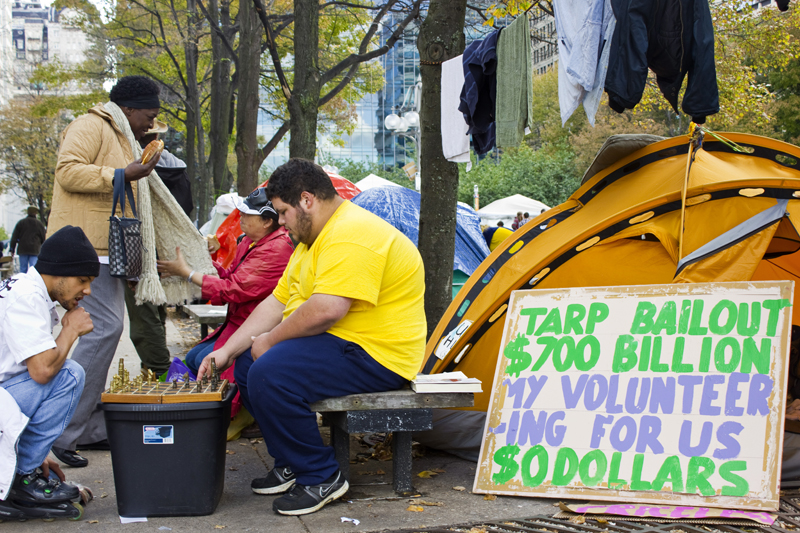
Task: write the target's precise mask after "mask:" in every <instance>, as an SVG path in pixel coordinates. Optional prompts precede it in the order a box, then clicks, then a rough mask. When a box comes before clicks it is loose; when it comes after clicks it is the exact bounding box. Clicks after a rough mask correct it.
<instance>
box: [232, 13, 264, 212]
mask: <svg viewBox="0 0 800 533" xmlns="http://www.w3.org/2000/svg"><path fill="white" fill-rule="evenodd" d="M239 26H240V31H239V63H238V65H237V70H238V71H239V77H238V81H239V91H238V92H239V102H238V104H237V107H236V162H237V169H236V184H237V188H238V190H239V195H240V196H247V195H248V194H250V192H251V191H252V190H253V189H255V188H256V185H258V167H259V166H260V164H261V161H259V160H258V159H259V147H258V137H257V128H258V89H259V79H260V76H261V68H260V67H261V36H262V35H263V33H264V28H263V27H262V26H261V21H260V20H259V19H258V15H257V14H256V9H255V5H253V2H251V1H242V2H239Z"/></svg>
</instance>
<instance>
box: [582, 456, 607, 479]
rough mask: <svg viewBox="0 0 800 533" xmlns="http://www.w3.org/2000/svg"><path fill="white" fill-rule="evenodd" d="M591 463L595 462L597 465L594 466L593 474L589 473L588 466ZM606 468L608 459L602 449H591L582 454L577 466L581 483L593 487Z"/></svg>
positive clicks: (603, 475)
mask: <svg viewBox="0 0 800 533" xmlns="http://www.w3.org/2000/svg"><path fill="white" fill-rule="evenodd" d="M592 463H595V464H596V465H597V467H596V468H595V472H594V475H591V474H589V470H590V467H591V465H592ZM607 470H608V459H607V458H606V454H604V453H603V451H602V450H592V451H590V452H589V453H587V454H586V455H584V456H583V458H582V459H581V463H580V465H579V466H578V474H579V475H580V477H581V483H583V484H584V486H586V487H595V486H597V485H598V484H599V483H600V482H601V481H603V478H604V477H605V476H606V471H607Z"/></svg>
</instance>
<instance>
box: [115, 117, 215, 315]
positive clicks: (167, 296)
mask: <svg viewBox="0 0 800 533" xmlns="http://www.w3.org/2000/svg"><path fill="white" fill-rule="evenodd" d="M103 107H105V108H106V111H108V112H109V114H110V115H111V117H112V118H113V119H114V123H115V124H116V125H117V127H118V128H119V129H120V130H121V131H122V132H124V133H125V138H126V139H128V143H130V146H131V151H132V152H133V157H134V158H136V159H138V158H139V157H141V155H142V147H141V146H139V143H138V142H137V141H136V138H135V137H134V136H133V132H132V131H131V126H130V124H129V123H128V119H127V118H126V117H125V114H124V113H123V112H122V109H120V108H119V106H118V105H117V104H115V103H113V102H106V103H105V104H103ZM136 192H137V196H138V198H137V206H136V207H138V209H139V218H140V220H141V221H142V242H143V245H144V251H145V254H144V256H143V259H144V265H143V266H142V274H141V276H139V283H138V284H137V285H136V304H137V305H141V304H142V302H150V303H153V304H156V305H161V304H165V303H171V304H177V303H182V302H183V301H184V300H191V299H192V298H195V297H197V296H199V294H200V288H199V287H197V286H196V285H194V284H193V283H187V281H186V280H184V279H182V278H180V277H175V276H172V277H169V278H165V279H163V280H162V279H161V278H160V277H159V275H158V271H157V270H156V254H155V251H156V250H158V255H159V257H161V258H164V259H168V260H172V259H174V258H175V248H176V247H178V246H180V248H181V252H183V255H184V257H185V258H186V261H187V262H188V263H189V265H191V267H192V268H193V269H194V270H195V271H197V272H198V273H202V274H210V275H214V276H216V275H217V269H215V268H214V265H213V263H212V262H211V256H209V254H208V245H207V244H206V241H205V239H204V238H203V236H202V235H200V232H199V231H197V228H195V227H194V224H192V221H191V220H189V217H188V216H186V213H184V211H183V208H181V206H180V205H179V204H178V201H177V200H175V198H174V197H173V196H172V194H171V193H170V192H169V189H167V186H166V185H164V183H162V181H161V178H159V177H158V174H156V172H155V171H153V172H151V173H150V175H149V176H147V177H146V178H143V179H140V180H139V181H138V182H137V191H136Z"/></svg>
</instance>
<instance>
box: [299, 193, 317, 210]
mask: <svg viewBox="0 0 800 533" xmlns="http://www.w3.org/2000/svg"><path fill="white" fill-rule="evenodd" d="M316 199H317V197H316V196H314V195H313V194H311V193H310V192H308V191H303V192H302V193H300V204H301V205H302V206H303V208H305V209H306V210H309V209H311V208H312V207H314V201H315V200H316Z"/></svg>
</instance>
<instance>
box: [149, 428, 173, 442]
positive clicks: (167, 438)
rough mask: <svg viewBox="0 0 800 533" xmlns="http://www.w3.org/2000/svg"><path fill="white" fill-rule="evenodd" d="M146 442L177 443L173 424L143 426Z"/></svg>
mask: <svg viewBox="0 0 800 533" xmlns="http://www.w3.org/2000/svg"><path fill="white" fill-rule="evenodd" d="M142 433H143V434H144V443H145V444H175V428H174V427H173V426H142Z"/></svg>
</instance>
